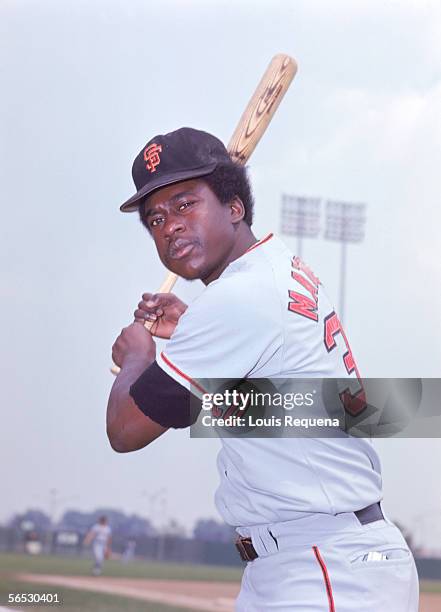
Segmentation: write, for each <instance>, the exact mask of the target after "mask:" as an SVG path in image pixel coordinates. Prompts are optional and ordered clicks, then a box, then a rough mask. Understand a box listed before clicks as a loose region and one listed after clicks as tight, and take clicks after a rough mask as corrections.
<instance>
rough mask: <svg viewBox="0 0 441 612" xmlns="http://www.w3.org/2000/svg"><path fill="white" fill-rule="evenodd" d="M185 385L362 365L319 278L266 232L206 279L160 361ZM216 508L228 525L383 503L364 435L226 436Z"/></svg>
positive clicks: (326, 373) (345, 372)
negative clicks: (211, 278)
mask: <svg viewBox="0 0 441 612" xmlns="http://www.w3.org/2000/svg"><path fill="white" fill-rule="evenodd" d="M157 363H158V365H159V367H160V368H161V369H162V370H163V371H164V372H165V373H166V374H167V375H169V376H170V377H172V378H173V379H174V380H175V381H176V382H177V383H179V385H182V386H183V387H185V388H186V389H189V388H190V385H191V381H192V380H194V379H201V378H206V379H207V378H236V379H240V378H270V377H272V378H292V377H297V378H313V377H317V378H340V379H341V378H344V377H348V378H353V379H357V377H358V371H357V368H356V365H355V361H354V359H353V356H352V353H351V349H350V347H349V345H348V342H347V339H346V336H345V334H344V331H343V329H342V328H341V325H340V322H339V320H338V316H337V315H336V313H335V311H334V308H333V306H332V304H331V303H330V301H329V299H328V298H327V296H326V293H325V292H324V290H323V286H322V285H321V283H320V282H319V280H318V278H317V277H316V276H315V275H314V274H313V273H312V272H311V271H310V270H309V269H308V268H307V267H306V266H305V265H304V264H303V262H302V261H301V260H299V258H296V257H293V256H292V254H291V253H290V251H289V250H288V248H287V247H286V246H285V245H284V244H283V242H282V241H281V240H280V239H278V238H277V237H274V236H273V235H272V234H270V235H269V236H267V237H266V238H264V239H263V240H260V241H259V242H258V243H256V244H254V245H253V246H252V247H251V248H250V249H248V251H247V252H246V253H245V254H244V255H242V256H241V257H239V258H238V259H237V260H235V261H233V262H232V263H231V264H230V265H229V266H228V267H227V268H226V269H225V270H224V272H223V273H222V275H221V276H220V277H219V278H218V279H217V280H215V281H213V282H212V283H210V284H209V285H208V286H207V287H206V289H205V290H204V291H203V293H202V294H201V295H200V296H199V297H198V298H197V299H196V300H195V301H194V302H193V303H192V304H191V305H190V306H189V308H188V309H187V311H186V312H185V313H184V314H183V315H182V316H181V318H180V320H179V324H178V325H177V327H176V329H175V332H174V334H173V335H172V337H171V339H170V341H169V342H168V344H167V345H166V348H165V350H164V352H163V353H161V355H160V356H158V358H157ZM221 442H222V448H221V451H220V453H219V457H218V468H219V474H220V479H221V482H220V486H219V489H218V491H217V494H216V505H217V508H218V510H219V512H220V514H221V515H222V516H223V518H224V520H225V521H226V522H227V523H229V524H231V525H233V526H236V527H238V526H251V525H257V524H267V523H274V522H280V521H289V520H291V519H295V518H298V517H300V516H304V515H305V513H317V512H318V513H327V514H337V513H342V512H353V511H356V510H359V509H361V508H364V507H366V506H369V505H370V504H373V503H375V502H377V501H379V500H380V499H381V496H382V495H381V470H380V463H379V459H378V456H377V454H376V452H375V450H374V449H373V447H372V445H371V443H370V442H369V441H368V440H366V439H360V438H307V437H303V438H288V439H287V438H283V439H280V438H277V439H268V438H261V439H258V438H252V439H251V438H223V439H222V440H221Z"/></svg>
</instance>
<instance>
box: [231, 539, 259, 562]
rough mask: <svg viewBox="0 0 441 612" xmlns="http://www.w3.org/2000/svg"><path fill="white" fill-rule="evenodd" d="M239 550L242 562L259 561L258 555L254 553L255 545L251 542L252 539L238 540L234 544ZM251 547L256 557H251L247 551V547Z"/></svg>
mask: <svg viewBox="0 0 441 612" xmlns="http://www.w3.org/2000/svg"><path fill="white" fill-rule="evenodd" d="M234 544H235V546H236V548H237V550H238V551H239V555H240V558H241V559H242V561H254V559H257V553H256V552H255V551H254V547H253V543H252V542H251V538H241V537H239V538H237V539H236V541H235V542H234ZM246 545H249V546H250V548H251V550H253V552H254V554H255V556H251V555H250V553H249V552H248V550H247V546H246Z"/></svg>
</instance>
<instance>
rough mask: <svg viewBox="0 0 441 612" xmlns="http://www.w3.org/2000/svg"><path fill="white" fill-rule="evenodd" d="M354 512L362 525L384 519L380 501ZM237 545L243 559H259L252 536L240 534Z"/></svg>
mask: <svg viewBox="0 0 441 612" xmlns="http://www.w3.org/2000/svg"><path fill="white" fill-rule="evenodd" d="M354 514H355V516H356V517H357V519H358V520H359V521H360V523H361V524H362V525H368V524H369V523H374V522H375V521H381V520H382V519H384V516H383V512H382V510H381V506H380V503H379V502H377V503H376V504H371V505H370V506H367V507H366V508H362V510H357V511H356V512H354ZM235 546H236V548H237V550H238V551H239V555H240V558H241V559H242V561H254V559H257V557H258V556H259V555H258V554H257V552H256V549H255V548H254V546H253V543H252V541H251V538H250V537H248V538H242V537H240V536H239V537H238V538H237V540H236V541H235Z"/></svg>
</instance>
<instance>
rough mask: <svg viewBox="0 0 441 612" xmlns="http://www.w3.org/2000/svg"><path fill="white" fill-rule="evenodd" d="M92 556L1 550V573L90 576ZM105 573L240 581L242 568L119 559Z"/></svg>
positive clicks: (128, 576)
mask: <svg viewBox="0 0 441 612" xmlns="http://www.w3.org/2000/svg"><path fill="white" fill-rule="evenodd" d="M91 568H92V560H91V559H81V558H78V557H73V558H72V557H59V556H55V555H39V556H35V557H33V556H29V555H22V554H15V553H14V554H13V553H0V574H5V573H6V574H16V573H18V572H27V573H30V574H61V575H63V576H65V575H70V576H90V574H91ZM103 576H118V577H119V578H154V579H161V580H213V581H215V582H225V581H226V582H230V581H233V582H234V581H239V580H240V579H241V576H242V570H241V568H234V567H233V568H231V567H217V566H213V565H190V564H186V563H156V562H155V563H149V562H147V561H135V562H133V563H130V564H128V565H123V564H122V563H120V562H119V561H113V560H110V561H106V562H105V564H104V571H103Z"/></svg>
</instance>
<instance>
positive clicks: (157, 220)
mask: <svg viewBox="0 0 441 612" xmlns="http://www.w3.org/2000/svg"><path fill="white" fill-rule="evenodd" d="M163 220H164V217H155V218H154V219H152V220H151V221H150V227H157V226H158V225H159V224H160V223H162V221H163Z"/></svg>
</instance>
